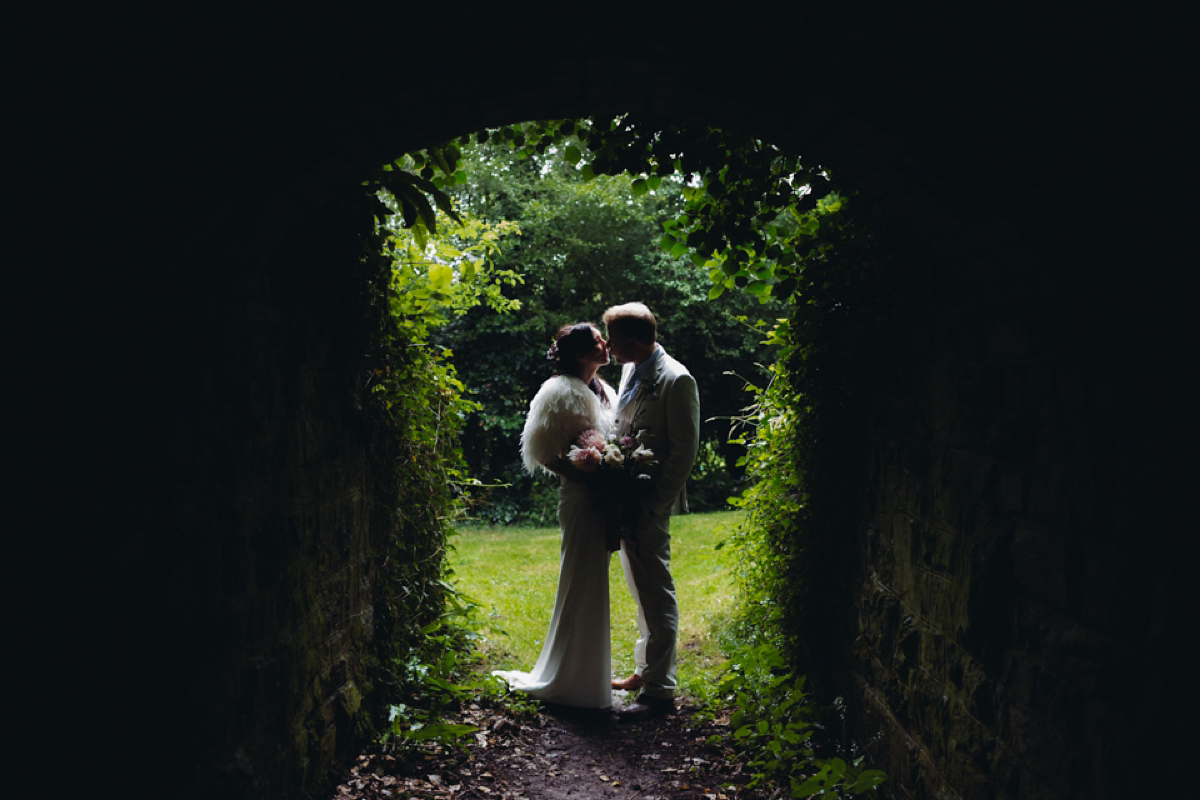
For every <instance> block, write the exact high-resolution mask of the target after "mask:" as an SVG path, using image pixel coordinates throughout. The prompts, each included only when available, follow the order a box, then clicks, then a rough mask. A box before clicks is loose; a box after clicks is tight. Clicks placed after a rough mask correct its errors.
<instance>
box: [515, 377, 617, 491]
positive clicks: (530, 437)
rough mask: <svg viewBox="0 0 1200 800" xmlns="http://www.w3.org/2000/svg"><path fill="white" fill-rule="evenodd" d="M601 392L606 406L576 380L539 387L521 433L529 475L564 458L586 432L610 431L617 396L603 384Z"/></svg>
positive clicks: (561, 379)
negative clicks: (605, 398) (593, 430)
mask: <svg viewBox="0 0 1200 800" xmlns="http://www.w3.org/2000/svg"><path fill="white" fill-rule="evenodd" d="M597 380H599V379H597ZM600 388H601V389H603V390H604V394H605V396H606V397H607V398H608V405H607V406H605V405H603V404H602V403H601V402H600V398H599V397H597V396H596V394H595V393H594V392H593V391H592V390H591V389H589V388H588V387H587V384H585V383H584V382H583V381H581V380H579V379H578V378H572V377H570V376H569V375H555V376H554V377H553V378H550V379H549V380H548V381H546V382H545V383H543V384H542V388H540V389H538V393H537V394H536V395H535V396H534V398H533V401H532V402H530V404H529V414H528V416H526V417H525V430H523V431H522V432H521V460H522V461H524V462H525V469H526V470H528V471H529V472H530V473H531V474H532V473H534V472H536V471H537V469H538V468H539V467H541V468H542V469H546V468H545V466H543V465H545V464H549V463H550V462H551V461H554V460H555V459H557V458H560V457H561V456H564V455H566V454H567V450H568V449H569V448H570V446H571V445H572V444H574V443H575V439H576V438H578V436H579V434H581V433H583V432H584V431H586V430H587V429H588V428H594V429H595V430H598V431H600V432H601V433H604V434H607V433H608V432H609V431H610V430H611V429H612V424H613V416H614V413H615V410H616V405H617V397H616V393H615V392H613V390H612V387H611V386H609V385H608V384H607V383H605V382H604V381H600ZM546 471H547V472H549V470H546Z"/></svg>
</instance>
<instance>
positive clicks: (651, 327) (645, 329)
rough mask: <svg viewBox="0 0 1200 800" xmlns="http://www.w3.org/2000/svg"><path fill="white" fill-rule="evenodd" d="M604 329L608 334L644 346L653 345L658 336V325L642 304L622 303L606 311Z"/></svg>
mask: <svg viewBox="0 0 1200 800" xmlns="http://www.w3.org/2000/svg"><path fill="white" fill-rule="evenodd" d="M604 327H605V328H607V329H608V331H609V333H615V334H617V335H618V336H628V337H630V338H632V339H637V340H638V341H639V342H644V343H646V344H654V342H655V341H656V340H657V335H658V323H657V322H656V321H655V319H654V315H653V314H651V313H650V309H648V308H646V306H645V304H643V303H623V304H621V305H619V306H613V307H612V308H610V309H608V310H607V311H605V312H604Z"/></svg>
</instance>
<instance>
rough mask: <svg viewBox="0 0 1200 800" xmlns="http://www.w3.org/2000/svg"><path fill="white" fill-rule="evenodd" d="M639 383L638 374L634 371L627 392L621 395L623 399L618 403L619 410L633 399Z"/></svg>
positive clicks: (626, 388)
mask: <svg viewBox="0 0 1200 800" xmlns="http://www.w3.org/2000/svg"><path fill="white" fill-rule="evenodd" d="M638 383H639V381H638V374H637V372H634V373H633V374H632V375H630V376H629V385H628V386H626V387H625V392H624V393H623V394H622V395H621V399H620V401H619V402H618V403H617V410H618V411H620V410H621V409H622V408H624V407H625V406H626V405H628V403H629V401H630V400H632V399H633V393H634V392H635V391H636V390H637V387H638Z"/></svg>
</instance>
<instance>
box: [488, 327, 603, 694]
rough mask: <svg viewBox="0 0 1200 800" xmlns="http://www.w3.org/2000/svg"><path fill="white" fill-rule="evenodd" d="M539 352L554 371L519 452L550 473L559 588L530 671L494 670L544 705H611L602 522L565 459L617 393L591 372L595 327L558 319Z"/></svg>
mask: <svg viewBox="0 0 1200 800" xmlns="http://www.w3.org/2000/svg"><path fill="white" fill-rule="evenodd" d="M546 357H547V358H548V359H550V360H551V361H553V362H554V366H555V373H556V374H555V375H554V377H552V378H550V379H549V380H547V381H546V382H545V383H543V384H542V388H541V389H539V390H538V393H537V395H536V396H535V397H534V398H533V401H532V402H531V403H530V404H529V415H528V416H527V417H526V419H525V430H524V431H523V432H522V433H521V457H522V459H523V460H524V462H525V468H526V469H527V470H529V471H530V472H534V471H536V470H537V469H539V468H540V469H545V470H547V471H549V472H553V473H556V474H557V475H558V476H559V478H560V480H561V485H560V487H559V490H558V523H559V526H560V527H561V528H562V546H561V549H560V561H559V571H558V592H557V594H556V596H555V598H554V613H553V615H552V616H551V617H550V629H549V630H548V631H547V632H546V641H545V644H543V645H542V653H541V655H540V656H539V657H538V660H537V663H536V664H534V666H533V671H531V672H519V671H515V670H514V671H508V672H502V671H497V672H494V673H493V674H494V675H499V676H500V677H502V678H504V679H505V680H506V681H508V684H509V686H510V687H511V688H513V689H516V690H519V691H522V692H525V693H526V694H529V695H530V696H532V697H535V698H537V699H538V700H542V701H544V702H547V703H559V704H562V705H569V706H577V707H580V708H609V707H610V706H611V705H612V688H611V680H612V675H611V667H612V665H611V662H610V653H609V630H608V549H607V548H606V546H605V540H604V521H603V517H602V516H601V515H600V514H597V513H596V512H595V511H594V507H593V504H592V498H591V496H590V494H589V492H588V487H587V485H586V484H585V483H584V482H583V478H584V473H582V472H581V471H580V470H578V469H576V468H575V467H574V466H573V465H572V463H571V461H570V460H569V459H568V458H567V457H566V454H567V450H568V448H569V447H570V446H571V445H572V444H574V443H575V441H576V438H577V437H578V436H579V434H581V433H583V432H584V431H585V430H589V429H591V430H595V431H599V432H601V433H606V432H608V430H609V429H610V428H611V427H612V422H613V412H614V408H615V405H616V395H615V393H614V392H613V390H612V387H611V386H609V385H608V384H607V383H605V382H604V381H603V380H601V379H600V378H599V377H597V375H596V370H597V369H599V368H600V367H602V366H604V365H605V364H607V363H608V360H609V355H608V343H607V342H605V341H604V337H602V336H601V335H600V331H599V330H598V329H597V328H596V326H595V325H592V324H591V323H587V322H583V323H579V324H576V325H564V326H563V327H562V328H560V329H559V331H558V334H557V335H556V336H555V342H554V344H553V345H551V346H550V350H549V352H548V353H547V354H546Z"/></svg>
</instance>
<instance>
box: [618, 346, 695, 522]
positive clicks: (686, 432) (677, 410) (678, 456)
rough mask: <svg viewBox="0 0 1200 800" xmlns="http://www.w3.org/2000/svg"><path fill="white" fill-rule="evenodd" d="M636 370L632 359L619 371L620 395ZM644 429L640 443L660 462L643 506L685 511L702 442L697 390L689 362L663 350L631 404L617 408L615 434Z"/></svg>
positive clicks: (653, 510) (654, 510)
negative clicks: (688, 366)
mask: <svg viewBox="0 0 1200 800" xmlns="http://www.w3.org/2000/svg"><path fill="white" fill-rule="evenodd" d="M660 348H661V345H660ZM634 369H635V367H634V365H633V364H626V365H625V367H624V369H623V370H622V372H621V388H620V389H619V390H618V391H617V396H618V397H620V396H621V395H623V394H624V393H625V387H626V386H628V385H629V380H630V378H631V376H632V375H633V371H634ZM643 428H644V429H646V434H645V436H644V438H643V439H642V444H644V445H645V446H646V447H648V448H650V449H651V450H652V451H653V452H654V458H655V460H657V462H658V463H657V464H656V465H655V466H654V467H652V468H651V469H650V474H651V476H652V477H653V479H654V485H653V488H652V490H651V492H650V495H649V497H648V498H647V500H646V504H647V506H648V507H649V509H650V511H651V513H653V514H657V515H665V514H678V513H680V512H684V511H687V493H686V492H685V491H684V489H685V486H686V485H687V479H688V475H690V474H691V472H692V464H694V463H695V461H696V452H697V450H698V449H699V447H700V394H699V392H698V391H697V390H696V379H695V378H693V377H692V374H691V373H690V372H688V371H687V367H685V366H684V365H683V364H680V363H679V362H678V361H676V360H675V359H673V358H671V356H669V355H668V354H667V351H666V350H663V351H662V353H661V355H660V357H659V359H658V362H657V364H656V365H655V367H654V368H653V371H652V372H651V374H649V375H647V376H646V378H645V379H644V380H643V381H642V382H641V384H640V385H639V386H638V388H637V390H636V391H635V392H634V395H633V397H632V398H631V399H630V401H629V403H628V404H626V406H625V407H624V408H623V409H621V410H620V411H618V412H617V422H616V429H617V432H618V433H620V434H627V433H633V432H635V431H638V430H641V429H643Z"/></svg>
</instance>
